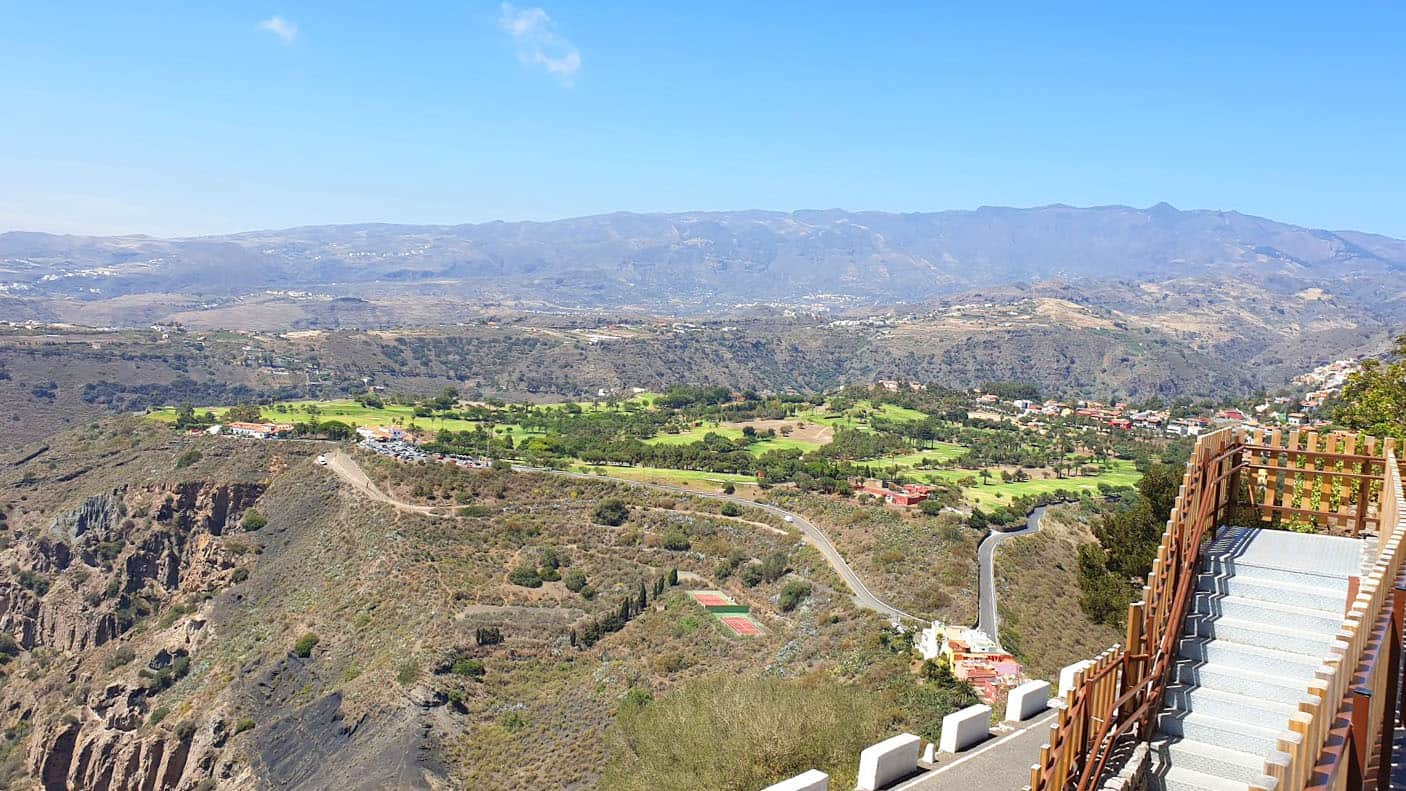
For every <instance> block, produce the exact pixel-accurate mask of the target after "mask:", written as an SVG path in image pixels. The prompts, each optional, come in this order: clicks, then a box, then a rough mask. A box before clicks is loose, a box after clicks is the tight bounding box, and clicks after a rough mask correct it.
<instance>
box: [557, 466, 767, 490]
mask: <svg viewBox="0 0 1406 791" xmlns="http://www.w3.org/2000/svg"><path fill="white" fill-rule="evenodd" d="M571 469H572V470H574V471H576V472H589V473H597V472H600V471H602V470H603V471H604V472H605V475H606V477H610V478H622V479H624V480H628V481H646V482H649V483H672V484H677V485H681V486H705V485H706V486H713V487H718V486H721V485H722V484H724V483H734V484H749V483H750V484H755V483H756V482H757V479H756V478H754V477H752V476H750V475H737V474H734V473H729V472H701V471H698V470H669V469H664V468H661V467H612V466H601V467H593V466H590V465H586V464H576V465H573V466H572V468H571Z"/></svg>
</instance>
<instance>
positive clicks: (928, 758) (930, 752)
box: [923, 742, 937, 764]
mask: <svg viewBox="0 0 1406 791" xmlns="http://www.w3.org/2000/svg"><path fill="white" fill-rule="evenodd" d="M936 753H937V745H935V744H933V743H932V742H928V743H927V744H925V745H923V763H925V764H930V763H932V762H934V761H936V760H937V755H936Z"/></svg>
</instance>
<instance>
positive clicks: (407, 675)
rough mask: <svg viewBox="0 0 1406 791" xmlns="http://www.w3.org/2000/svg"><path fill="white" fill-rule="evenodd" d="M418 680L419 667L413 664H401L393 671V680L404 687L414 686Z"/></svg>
mask: <svg viewBox="0 0 1406 791" xmlns="http://www.w3.org/2000/svg"><path fill="white" fill-rule="evenodd" d="M419 678H420V666H419V665H417V664H415V663H414V662H402V663H401V665H400V667H398V668H396V670H395V680H396V681H399V682H400V683H401V684H404V685H405V686H409V685H411V684H414V683H415V681H416V680H418V679H419Z"/></svg>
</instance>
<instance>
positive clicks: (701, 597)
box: [693, 592, 733, 607]
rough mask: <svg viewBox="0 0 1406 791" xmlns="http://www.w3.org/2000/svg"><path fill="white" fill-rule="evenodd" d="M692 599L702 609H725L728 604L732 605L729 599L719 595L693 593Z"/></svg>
mask: <svg viewBox="0 0 1406 791" xmlns="http://www.w3.org/2000/svg"><path fill="white" fill-rule="evenodd" d="M693 598H694V600H695V601H697V602H698V603H699V604H701V605H703V606H704V607H726V606H728V605H729V604H732V603H733V602H732V600H731V599H729V598H727V597H726V596H723V595H722V594H720V593H697V592H695V593H694V594H693Z"/></svg>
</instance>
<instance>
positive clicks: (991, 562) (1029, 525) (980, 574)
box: [976, 505, 1048, 645]
mask: <svg viewBox="0 0 1406 791" xmlns="http://www.w3.org/2000/svg"><path fill="white" fill-rule="evenodd" d="M1047 507H1048V506H1043V505H1042V506H1039V507H1037V508H1036V509H1035V510H1033V511H1031V512H1030V514H1029V515H1028V516H1026V517H1025V527H1023V528H1021V529H1019V530H1011V531H1008V532H1005V533H1000V532H997V531H995V530H993V531H991V533H990V534H989V535H987V536H986V538H985V539H983V540H982V542H981V546H979V547H977V549H976V564H977V581H978V583H979V586H978V594H977V595H978V597H979V598H978V604H977V616H976V617H977V620H976V629H977V631H979V632H981V633H982V634H984V635H986V636H987V637H989V638H991V640H992V641H993V642H995V643H996V645H1000V644H1001V636H1000V631H1001V623H1000V616H999V615H998V614H997V612H996V569H995V556H996V547H998V546H1000V545H1001V544H1003V543H1005V542H1007V541H1009V540H1011V539H1012V538H1016V537H1019V536H1028V535H1030V534H1031V533H1034V532H1036V531H1038V530H1039V529H1040V520H1041V519H1042V518H1044V516H1045V509H1046V508H1047Z"/></svg>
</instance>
